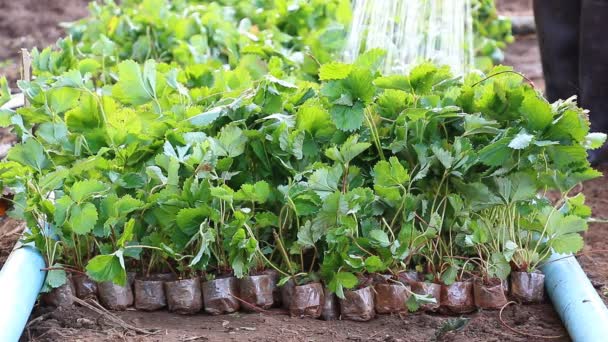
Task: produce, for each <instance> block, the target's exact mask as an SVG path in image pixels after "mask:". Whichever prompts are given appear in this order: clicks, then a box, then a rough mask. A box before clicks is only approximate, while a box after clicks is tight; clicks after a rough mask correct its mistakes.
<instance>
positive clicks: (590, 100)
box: [579, 0, 608, 133]
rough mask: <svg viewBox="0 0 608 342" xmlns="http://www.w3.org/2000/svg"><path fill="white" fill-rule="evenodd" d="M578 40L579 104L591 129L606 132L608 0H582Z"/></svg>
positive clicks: (607, 116) (607, 125)
mask: <svg viewBox="0 0 608 342" xmlns="http://www.w3.org/2000/svg"><path fill="white" fill-rule="evenodd" d="M580 40H581V45H580V69H579V70H580V71H579V73H580V77H579V83H580V105H581V107H583V108H585V109H589V111H590V113H589V118H590V120H591V130H592V131H594V132H602V133H608V0H583V5H582V12H581V33H580Z"/></svg>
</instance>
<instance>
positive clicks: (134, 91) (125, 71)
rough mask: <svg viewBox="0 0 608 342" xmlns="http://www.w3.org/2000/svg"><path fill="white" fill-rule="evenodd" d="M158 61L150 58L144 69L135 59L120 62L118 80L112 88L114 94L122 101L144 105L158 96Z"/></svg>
mask: <svg viewBox="0 0 608 342" xmlns="http://www.w3.org/2000/svg"><path fill="white" fill-rule="evenodd" d="M155 76H156V63H155V62H154V61H153V60H148V61H147V62H146V63H145V65H144V71H143V72H142V69H141V67H140V66H139V64H137V63H136V62H135V61H133V60H127V61H123V62H121V63H120V64H118V82H117V83H116V84H115V85H114V87H113V88H112V95H113V96H115V97H116V98H117V99H118V100H119V101H120V102H123V103H127V104H132V105H142V104H145V103H148V102H150V101H152V100H153V99H154V98H156V79H155Z"/></svg>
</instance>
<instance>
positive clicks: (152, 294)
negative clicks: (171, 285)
mask: <svg viewBox="0 0 608 342" xmlns="http://www.w3.org/2000/svg"><path fill="white" fill-rule="evenodd" d="M133 287H134V290H135V308H136V309H137V310H144V311H154V310H159V309H162V308H164V307H165V306H167V297H166V296H165V281H163V280H158V278H154V277H150V278H147V279H135V283H134V286H133Z"/></svg>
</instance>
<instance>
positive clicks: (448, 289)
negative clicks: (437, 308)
mask: <svg viewBox="0 0 608 342" xmlns="http://www.w3.org/2000/svg"><path fill="white" fill-rule="evenodd" d="M441 311H442V312H443V313H446V314H461V313H468V312H473V311H475V300H474V297H473V282H472V281H457V282H455V283H453V284H451V285H443V286H441Z"/></svg>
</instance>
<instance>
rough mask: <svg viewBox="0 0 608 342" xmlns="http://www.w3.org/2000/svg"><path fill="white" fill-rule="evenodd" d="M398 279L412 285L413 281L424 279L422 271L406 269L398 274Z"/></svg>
mask: <svg viewBox="0 0 608 342" xmlns="http://www.w3.org/2000/svg"><path fill="white" fill-rule="evenodd" d="M397 280H399V281H400V282H402V283H403V284H406V285H410V286H411V285H412V284H413V283H417V282H419V281H422V279H421V277H420V273H418V272H416V271H404V272H400V273H399V274H397Z"/></svg>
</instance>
